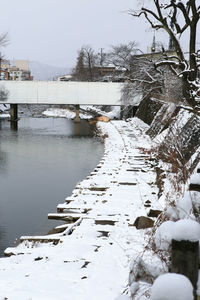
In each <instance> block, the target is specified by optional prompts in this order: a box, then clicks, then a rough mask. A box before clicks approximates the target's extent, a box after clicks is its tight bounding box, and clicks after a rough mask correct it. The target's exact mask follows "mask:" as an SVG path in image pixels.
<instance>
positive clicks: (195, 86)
mask: <svg viewBox="0 0 200 300" xmlns="http://www.w3.org/2000/svg"><path fill="white" fill-rule="evenodd" d="M149 2H150V1H149ZM150 3H151V5H153V8H152V6H148V4H147V2H146V4H145V6H144V7H140V10H139V11H131V12H130V14H131V15H132V16H137V17H141V16H144V17H145V19H146V20H147V21H148V22H149V24H150V25H151V27H152V28H154V29H155V30H160V29H163V30H165V32H167V34H168V35H169V36H170V39H171V41H172V43H173V46H174V49H175V51H176V55H174V56H170V55H169V56H168V55H167V54H166V55H165V57H164V59H163V60H162V61H159V62H158V63H155V66H156V67H160V66H169V68H170V69H171V71H172V72H173V73H174V74H175V75H176V76H177V77H179V78H181V80H182V83H183V84H182V86H183V95H184V98H185V99H186V101H187V103H188V104H189V105H190V106H192V107H193V108H196V107H198V106H199V101H200V82H199V79H198V69H199V67H200V63H199V62H198V59H199V58H200V51H197V50H196V38H197V25H198V22H199V19H200V1H199V0H182V1H180V0H165V1H164V0H152V1H151V2H150ZM172 25H173V26H172ZM186 31H188V33H189V39H188V49H187V52H188V53H189V59H187V57H185V54H184V52H183V49H182V48H181V45H180V40H181V37H182V36H183V33H185V32H186Z"/></svg>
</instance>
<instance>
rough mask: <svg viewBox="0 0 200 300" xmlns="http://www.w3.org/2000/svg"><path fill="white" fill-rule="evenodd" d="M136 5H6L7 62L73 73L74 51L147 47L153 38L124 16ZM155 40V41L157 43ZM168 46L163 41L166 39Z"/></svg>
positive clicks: (107, 0)
mask: <svg viewBox="0 0 200 300" xmlns="http://www.w3.org/2000/svg"><path fill="white" fill-rule="evenodd" d="M136 3H137V1H136V0H5V1H1V18H0V28H1V32H2V33H3V32H8V34H9V40H10V42H9V45H8V46H7V47H6V48H3V49H1V51H2V53H3V54H5V56H6V58H9V59H13V58H15V59H29V60H33V61H39V62H43V63H48V64H51V65H56V66H66V67H73V66H74V65H75V63H76V57H77V50H78V49H80V48H81V46H82V45H88V44H89V45H90V46H91V47H92V48H94V50H95V51H96V52H98V51H100V48H104V51H106V50H108V49H109V46H110V45H115V44H119V43H124V42H128V41H137V42H138V43H139V46H140V48H141V49H142V50H144V51H145V50H146V48H147V46H151V43H152V39H153V32H152V31H151V30H150V28H149V25H148V24H147V23H145V22H144V21H142V20H141V19H137V18H133V17H131V16H130V15H129V14H128V13H127V12H126V11H128V10H129V9H131V8H136ZM159 38H160V37H159V35H157V39H159ZM166 43H167V39H166Z"/></svg>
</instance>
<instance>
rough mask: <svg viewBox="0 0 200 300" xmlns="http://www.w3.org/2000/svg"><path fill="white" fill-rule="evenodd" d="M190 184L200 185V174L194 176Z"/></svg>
mask: <svg viewBox="0 0 200 300" xmlns="http://www.w3.org/2000/svg"><path fill="white" fill-rule="evenodd" d="M190 183H192V184H200V173H196V174H193V175H192V176H191V178H190Z"/></svg>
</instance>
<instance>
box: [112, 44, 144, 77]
mask: <svg viewBox="0 0 200 300" xmlns="http://www.w3.org/2000/svg"><path fill="white" fill-rule="evenodd" d="M138 51H140V50H139V49H138V48H137V43H136V42H129V43H128V44H119V45H117V46H112V47H111V51H110V52H109V53H108V55H107V62H108V63H111V64H113V65H114V66H115V67H118V68H120V69H121V70H124V72H125V73H126V74H129V73H130V72H131V66H132V57H133V55H135V54H136V53H138Z"/></svg>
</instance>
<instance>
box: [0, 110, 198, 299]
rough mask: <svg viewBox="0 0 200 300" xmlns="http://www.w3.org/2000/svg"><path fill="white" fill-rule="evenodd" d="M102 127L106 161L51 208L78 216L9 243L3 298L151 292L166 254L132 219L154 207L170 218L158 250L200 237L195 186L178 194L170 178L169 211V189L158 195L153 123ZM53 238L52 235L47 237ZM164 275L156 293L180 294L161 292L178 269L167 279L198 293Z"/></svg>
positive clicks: (2, 261)
mask: <svg viewBox="0 0 200 300" xmlns="http://www.w3.org/2000/svg"><path fill="white" fill-rule="evenodd" d="M88 110H89V109H88ZM115 113H116V111H114V114H115ZM45 114H49V115H51V116H52V115H54V116H61V117H67V118H73V117H74V114H71V112H70V111H68V110H57V109H49V110H48V111H46V112H45ZM114 114H113V116H114ZM83 117H84V116H83ZM187 117H188V113H186V114H184V113H182V112H181V115H179V118H180V120H181V121H182V120H183V119H184V118H185V119H187ZM97 127H98V130H99V132H100V133H101V136H102V137H103V136H104V137H106V136H108V137H107V138H105V139H104V147H105V150H104V156H103V158H102V160H101V161H100V162H99V164H98V166H97V167H96V168H95V169H94V170H93V172H91V174H89V175H88V177H87V178H86V179H85V180H83V181H82V182H79V183H77V185H76V187H75V189H74V190H73V192H72V195H71V196H69V197H67V198H66V199H65V202H64V203H62V201H63V199H61V203H60V204H59V205H58V207H57V208H58V210H59V213H56V214H55V213H51V212H50V214H49V215H51V216H65V217H66V218H67V217H69V216H71V217H73V218H74V219H75V221H73V222H72V223H71V224H67V225H68V226H67V225H66V224H65V223H64V225H63V226H62V225H61V226H57V227H59V228H63V232H62V233H58V234H51V235H49V236H48V235H46V236H37V237H30V236H29V237H22V239H23V242H21V243H20V244H19V245H18V246H17V247H13V248H7V249H6V251H5V253H6V254H7V255H11V254H12V255H11V256H10V257H7V258H0V276H1V281H0V299H4V298H6V297H7V298H8V299H9V300H16V299H20V300H26V299H34V300H35V299H36V300H40V299H42V300H43V299H44V300H47V299H48V300H49V299H50V300H51V299H52V300H53V299H58V300H71V299H73V300H80V299H81V300H90V299H95V300H102V299H104V300H128V299H134V300H147V299H149V297H148V295H149V293H150V288H151V286H152V281H153V280H154V279H156V278H157V277H158V276H159V275H160V274H163V273H166V272H168V265H167V262H166V261H167V259H166V261H165V260H162V257H160V256H159V255H157V253H155V252H154V251H153V250H152V249H151V246H152V245H151V243H152V239H153V237H152V231H151V229H145V230H137V229H136V228H135V227H134V226H133V224H134V222H135V220H136V218H137V217H138V216H147V214H148V212H149V209H150V208H152V209H159V210H162V211H164V212H165V213H166V217H168V218H169V219H170V220H168V221H166V222H164V223H162V224H161V225H160V226H159V227H158V228H157V229H156V232H155V236H154V238H155V244H156V248H157V249H156V250H161V252H162V250H164V251H166V250H168V249H169V245H170V243H171V240H172V238H175V239H178V240H179V239H186V240H187V239H189V240H192V241H196V240H199V239H200V225H199V224H198V223H196V222H195V221H193V220H192V219H193V218H194V216H193V213H192V207H193V204H194V203H195V201H196V203H197V202H198V199H199V198H195V197H196V194H194V192H192V193H191V192H186V193H185V194H184V196H183V197H180V195H179V197H177V194H176V193H175V192H174V190H173V189H172V188H171V187H172V185H171V183H170V180H169V179H166V180H165V182H164V188H165V190H166V193H169V199H170V200H171V201H172V202H173V200H174V201H175V200H176V199H178V200H177V201H176V206H170V207H168V208H167V210H164V208H165V206H166V202H165V198H166V195H163V196H162V197H160V198H159V199H158V187H157V185H156V172H155V168H154V166H155V164H157V162H154V161H152V160H151V161H150V160H149V157H151V158H153V154H149V152H148V150H150V149H151V148H152V146H153V145H154V143H155V142H154V141H153V142H152V141H151V140H150V138H149V136H147V135H146V134H145V132H146V130H147V129H148V128H149V126H148V125H146V124H144V123H143V122H142V121H141V120H139V119H137V118H133V119H129V120H128V121H127V122H126V121H111V122H109V123H103V122H98V123H97ZM143 149H144V150H143ZM165 166H166V165H164V164H162V167H163V168H165ZM166 174H167V173H166ZM194 196H195V197H194ZM195 199H196V200H195ZM147 202H148V203H150V207H149V205H148V206H147V205H146V203H147ZM55 209H56V208H55ZM61 211H62V212H61ZM77 218H78V219H77ZM180 218H184V220H179V219H180ZM172 220H173V221H172ZM177 220H178V221H177ZM155 221H156V219H155ZM156 226H158V225H156ZM48 238H49V240H51V242H49V243H46V242H43V243H42V242H41V240H43V241H47V240H48ZM53 240H55V241H57V244H56V243H54V242H53ZM147 245H148V246H149V248H147ZM162 276H164V277H162ZM162 276H159V277H158V279H156V280H155V282H154V285H153V288H152V296H151V297H154V298H151V299H152V300H156V299H159V300H160V299H162V300H167V299H170V300H171V299H173V300H176V299H180V298H176V296H177V297H178V296H179V295H178V294H177V295H173V296H172V294H170V293H168V292H167V293H165V294H164V296H166V297H167V296H169V295H170V296H171V298H164V296H163V297H162V298H158V296H156V295H157V293H160V292H161V291H160V287H163V289H164V288H166V289H167V288H168V287H169V286H170V285H169V283H167V284H164V283H163V284H162V283H161V284H159V280H161V282H164V281H165V282H166V281H167V279H166V277H165V276H174V277H173V278H172V277H170V278H169V277H167V278H168V280H169V282H170V283H171V281H172V284H171V285H172V287H174V289H175V287H177V286H178V287H177V288H176V289H175V290H178V291H179V290H180V291H179V292H180V293H181V291H184V295H182V294H180V295H181V297H182V296H183V297H182V298H181V300H184V299H187V300H190V299H193V298H191V297H190V296H191V286H189V285H188V281H187V279H186V278H184V279H183V278H182V277H181V275H177V274H170V275H169V274H165V275H162ZM176 276H178V277H176ZM162 278H163V279H162ZM162 280H163V281H162ZM185 280H186V281H185ZM157 282H158V284H157ZM182 285H183V286H184V288H182ZM180 286H181V288H180ZM174 289H171V293H172V291H173V290H174ZM185 295H187V298H184V297H185ZM155 297H157V298H155Z"/></svg>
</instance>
